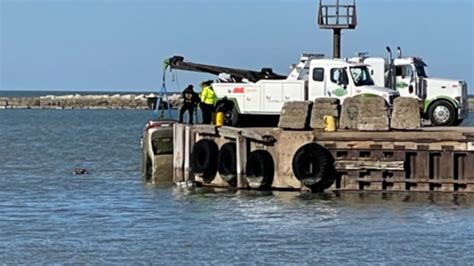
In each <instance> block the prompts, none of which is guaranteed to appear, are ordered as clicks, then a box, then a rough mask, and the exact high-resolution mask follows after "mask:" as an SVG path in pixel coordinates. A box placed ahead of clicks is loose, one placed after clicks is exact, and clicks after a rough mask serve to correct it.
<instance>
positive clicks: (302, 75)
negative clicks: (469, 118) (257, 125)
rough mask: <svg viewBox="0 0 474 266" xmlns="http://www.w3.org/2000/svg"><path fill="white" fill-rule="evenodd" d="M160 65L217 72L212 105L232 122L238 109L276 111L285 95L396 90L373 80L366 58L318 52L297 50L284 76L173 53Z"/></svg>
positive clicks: (389, 93)
mask: <svg viewBox="0 0 474 266" xmlns="http://www.w3.org/2000/svg"><path fill="white" fill-rule="evenodd" d="M165 66H166V67H168V66H169V67H170V68H171V69H182V70H190V71H198V72H206V73H212V74H216V75H218V78H217V79H216V80H215V82H214V83H213V84H212V87H213V88H214V91H215V92H216V95H217V96H218V97H219V98H220V100H219V101H218V103H217V105H216V107H217V109H220V110H221V111H223V112H224V121H225V124H227V125H236V124H238V120H239V116H241V115H279V114H280V111H281V108H282V107H283V104H284V103H285V102H288V101H305V100H310V101H313V100H314V99H316V98H320V97H334V98H338V99H340V101H341V103H342V102H343V101H344V99H345V98H347V97H351V96H355V95H360V94H370V95H377V96H381V97H383V98H384V99H385V101H386V103H387V105H388V106H391V105H392V103H393V100H394V98H396V97H398V96H399V95H400V94H399V92H398V91H396V90H392V89H389V88H386V87H384V86H377V85H375V83H374V81H373V79H372V76H371V74H370V71H369V68H368V65H367V64H364V63H354V62H348V61H346V60H342V59H324V58H323V56H322V55H316V54H303V55H302V56H301V58H300V61H299V63H298V64H296V65H292V66H291V72H290V74H289V75H288V76H282V75H278V74H275V73H273V71H272V70H271V69H268V68H264V69H262V70H261V71H260V72H258V71H252V70H242V69H232V68H225V67H219V66H211V65H203V64H196V63H191V62H187V61H185V60H184V58H183V57H180V56H175V57H172V58H170V59H168V60H165Z"/></svg>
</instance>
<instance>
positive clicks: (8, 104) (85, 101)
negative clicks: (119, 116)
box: [0, 93, 179, 110]
mask: <svg viewBox="0 0 474 266" xmlns="http://www.w3.org/2000/svg"><path fill="white" fill-rule="evenodd" d="M156 98H157V96H156V95H155V94H153V93H150V94H147V95H145V94H113V95H109V94H87V95H81V94H67V95H51V94H49V95H44V96H37V97H0V109H141V110H147V109H154V108H155V103H156ZM168 99H169V102H170V103H171V105H172V106H175V105H179V94H172V95H169V96H168Z"/></svg>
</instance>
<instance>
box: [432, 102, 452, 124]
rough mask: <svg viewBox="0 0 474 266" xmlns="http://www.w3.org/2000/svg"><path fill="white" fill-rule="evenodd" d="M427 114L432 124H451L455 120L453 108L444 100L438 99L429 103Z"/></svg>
mask: <svg viewBox="0 0 474 266" xmlns="http://www.w3.org/2000/svg"><path fill="white" fill-rule="evenodd" d="M428 116H429V118H430V120H431V123H432V124H433V125H434V126H451V125H453V124H454V122H455V121H456V113H455V109H454V107H453V105H452V104H451V103H450V102H448V101H446V100H439V101H437V102H435V103H434V104H433V105H431V106H430V108H429V109H428Z"/></svg>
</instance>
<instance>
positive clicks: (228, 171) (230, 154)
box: [217, 142, 237, 185]
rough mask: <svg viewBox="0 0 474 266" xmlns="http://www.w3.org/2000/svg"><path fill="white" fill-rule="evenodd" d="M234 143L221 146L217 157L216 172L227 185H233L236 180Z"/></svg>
mask: <svg viewBox="0 0 474 266" xmlns="http://www.w3.org/2000/svg"><path fill="white" fill-rule="evenodd" d="M236 149H237V148H236V146H235V143H234V142H228V143H226V144H224V145H222V147H221V149H220V150H219V154H218V155H217V171H218V172H219V175H220V177H221V178H222V179H223V180H224V181H226V182H227V183H229V184H232V185H235V181H236V178H237V152H236Z"/></svg>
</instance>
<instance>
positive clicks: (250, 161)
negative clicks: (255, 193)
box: [245, 150, 275, 189]
mask: <svg viewBox="0 0 474 266" xmlns="http://www.w3.org/2000/svg"><path fill="white" fill-rule="evenodd" d="M245 173H246V179H247V183H248V184H249V187H250V188H253V189H269V188H271V186H272V183H273V176H274V175H275V163H274V162H273V158H272V155H271V154H270V153H269V152H268V151H266V150H255V151H252V152H251V153H250V154H249V156H248V157H247V164H246V166H245Z"/></svg>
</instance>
